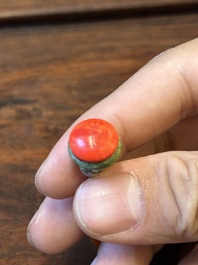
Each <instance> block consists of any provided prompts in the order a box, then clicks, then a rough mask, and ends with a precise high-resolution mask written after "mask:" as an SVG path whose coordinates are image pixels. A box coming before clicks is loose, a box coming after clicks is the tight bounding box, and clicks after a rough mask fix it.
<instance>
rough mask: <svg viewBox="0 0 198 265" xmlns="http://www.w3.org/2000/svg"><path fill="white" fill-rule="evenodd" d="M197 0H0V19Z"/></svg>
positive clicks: (175, 4)
mask: <svg viewBox="0 0 198 265" xmlns="http://www.w3.org/2000/svg"><path fill="white" fill-rule="evenodd" d="M197 4H198V0H158V1H156V0H149V1H147V0H134V1H131V0H123V1H120V0H109V1H105V0H101V1H97V0H80V1H79V0H74V1H73V0H49V1H47V2H46V1H40V0H29V1H25V0H19V1H15V0H9V1H7V0H0V21H1V20H5V19H13V18H22V17H28V16H29V17H32V16H33V17H34V16H36V17H38V16H45V15H55V14H56V15H57V14H59V15H61V14H65V15H69V14H73V13H74V14H80V13H84V12H85V13H86V14H87V13H88V12H107V11H116V10H129V9H131V10H133V9H140V10H141V9H148V8H149V9H156V8H163V9H164V8H165V9H167V7H169V11H170V10H171V8H173V7H174V8H176V10H179V9H180V8H181V7H182V6H183V7H184V8H187V7H188V6H191V5H197Z"/></svg>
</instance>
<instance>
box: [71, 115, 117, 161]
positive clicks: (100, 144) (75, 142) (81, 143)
mask: <svg viewBox="0 0 198 265" xmlns="http://www.w3.org/2000/svg"><path fill="white" fill-rule="evenodd" d="M118 142H119V137H118V134H117V132H116V130H115V128H114V127H113V126H112V125H111V124H110V123H108V122H107V121H104V120H101V119H89V120H85V121H83V122H81V123H79V124H78V125H77V126H76V127H74V129H73V130H72V132H71V134H70V138H69V147H70V149H71V151H72V153H73V155H74V156H76V157H77V158H78V159H80V160H82V161H86V162H92V163H97V162H101V161H104V160H106V159H108V158H109V157H111V156H112V155H113V153H114V152H115V151H116V149H117V146H118Z"/></svg>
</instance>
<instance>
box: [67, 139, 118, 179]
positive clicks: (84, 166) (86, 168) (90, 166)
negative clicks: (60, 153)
mask: <svg viewBox="0 0 198 265" xmlns="http://www.w3.org/2000/svg"><path fill="white" fill-rule="evenodd" d="M121 150H122V144H121V141H120V140H119V142H118V147H117V149H116V151H115V153H114V154H113V155H112V156H111V157H109V158H108V159H106V160H104V161H101V162H99V163H90V162H85V161H82V160H80V159H78V158H77V157H76V156H74V154H73V153H72V151H71V149H70V147H69V145H68V151H69V154H70V156H71V158H72V159H73V160H74V162H75V163H76V164H77V165H78V166H79V168H80V170H81V171H82V173H83V174H85V175H86V176H88V177H91V176H93V175H95V174H96V173H98V172H100V171H101V170H103V169H104V168H106V167H109V166H110V165H112V164H113V163H115V162H116V161H117V160H118V159H119V157H120V154H121Z"/></svg>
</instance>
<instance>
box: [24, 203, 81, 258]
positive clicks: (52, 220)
mask: <svg viewBox="0 0 198 265" xmlns="http://www.w3.org/2000/svg"><path fill="white" fill-rule="evenodd" d="M82 236H83V233H82V231H81V230H80V229H79V227H78V226H77V224H76V221H75V220H74V216H73V213H72V199H71V198H70V199H64V200H54V199H50V198H46V199H45V200H44V201H43V203H42V205H41V206H40V208H39V210H38V212H37V213H36V214H35V216H34V217H33V219H32V221H31V223H30V224H29V227H28V240H29V242H30V243H31V245H33V246H34V247H36V248H37V249H39V250H40V251H42V252H45V253H48V254H55V253H59V252H63V251H64V250H65V249H67V248H69V247H71V246H72V245H74V244H75V243H76V242H78V241H79V240H80V238H81V237H82Z"/></svg>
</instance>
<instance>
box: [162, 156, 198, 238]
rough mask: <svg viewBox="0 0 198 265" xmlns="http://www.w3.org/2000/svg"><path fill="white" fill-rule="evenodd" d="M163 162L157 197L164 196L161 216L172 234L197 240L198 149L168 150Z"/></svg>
mask: <svg viewBox="0 0 198 265" xmlns="http://www.w3.org/2000/svg"><path fill="white" fill-rule="evenodd" d="M162 165H163V171H162V172H161V180H160V181H163V183H161V184H162V186H164V189H163V191H162V192H160V197H161V202H162V200H163V199H164V198H166V201H167V203H166V205H164V203H163V205H162V209H163V218H164V220H165V222H166V224H168V227H169V229H170V233H171V235H175V236H176V238H181V239H182V240H197V238H198V152H180V153H177V152H174V153H171V154H170V153H169V154H168V156H167V157H166V158H165V160H164V163H162ZM162 174H163V176H162ZM159 186H161V185H159ZM164 196H166V197H164ZM167 205H168V206H167Z"/></svg>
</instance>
